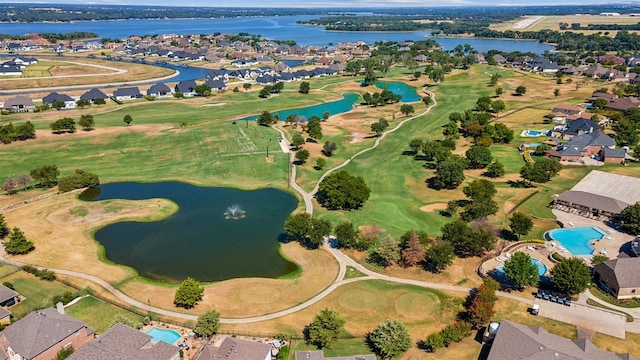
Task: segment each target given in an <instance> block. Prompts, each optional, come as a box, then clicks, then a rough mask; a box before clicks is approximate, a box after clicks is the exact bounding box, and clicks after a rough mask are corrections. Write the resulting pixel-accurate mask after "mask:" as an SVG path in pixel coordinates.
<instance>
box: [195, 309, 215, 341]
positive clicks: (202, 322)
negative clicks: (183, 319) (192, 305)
mask: <svg viewBox="0 0 640 360" xmlns="http://www.w3.org/2000/svg"><path fill="white" fill-rule="evenodd" d="M219 326H220V313H219V312H217V311H216V310H207V311H206V312H205V313H204V314H202V315H200V316H198V322H197V323H196V326H195V327H194V328H193V332H194V333H196V334H198V336H200V337H209V336H211V335H213V334H215V333H217V332H218V327H219Z"/></svg>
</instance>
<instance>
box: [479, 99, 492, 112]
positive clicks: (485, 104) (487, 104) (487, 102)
mask: <svg viewBox="0 0 640 360" xmlns="http://www.w3.org/2000/svg"><path fill="white" fill-rule="evenodd" d="M489 109H491V98H490V97H489V96H482V97H480V98H478V100H476V110H477V111H480V112H487V111H489Z"/></svg>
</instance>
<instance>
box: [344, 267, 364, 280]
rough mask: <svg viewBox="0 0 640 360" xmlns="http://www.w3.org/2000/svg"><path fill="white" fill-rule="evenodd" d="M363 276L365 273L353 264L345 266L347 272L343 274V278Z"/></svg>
mask: <svg viewBox="0 0 640 360" xmlns="http://www.w3.org/2000/svg"><path fill="white" fill-rule="evenodd" d="M363 276H367V275H366V274H364V273H363V272H361V271H360V270H358V269H356V268H354V267H353V266H347V272H346V273H345V274H344V279H345V280H346V279H351V278H357V277H363Z"/></svg>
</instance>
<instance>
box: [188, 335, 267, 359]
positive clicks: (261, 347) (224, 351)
mask: <svg viewBox="0 0 640 360" xmlns="http://www.w3.org/2000/svg"><path fill="white" fill-rule="evenodd" d="M271 348H272V345H271V344H265V343H262V342H257V341H250V340H243V339H238V338H232V337H226V338H224V340H222V342H221V343H219V344H210V343H208V344H206V345H205V346H204V348H203V349H202V351H201V352H200V353H198V355H196V357H195V358H194V360H218V359H225V360H271Z"/></svg>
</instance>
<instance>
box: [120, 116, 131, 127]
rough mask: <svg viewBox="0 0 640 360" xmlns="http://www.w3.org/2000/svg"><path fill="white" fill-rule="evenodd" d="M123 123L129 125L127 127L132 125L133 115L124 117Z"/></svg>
mask: <svg viewBox="0 0 640 360" xmlns="http://www.w3.org/2000/svg"><path fill="white" fill-rule="evenodd" d="M122 121H124V123H125V124H127V126H129V125H131V122H132V121H133V118H132V117H131V115H129V114H127V115H125V116H124V118H122Z"/></svg>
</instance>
